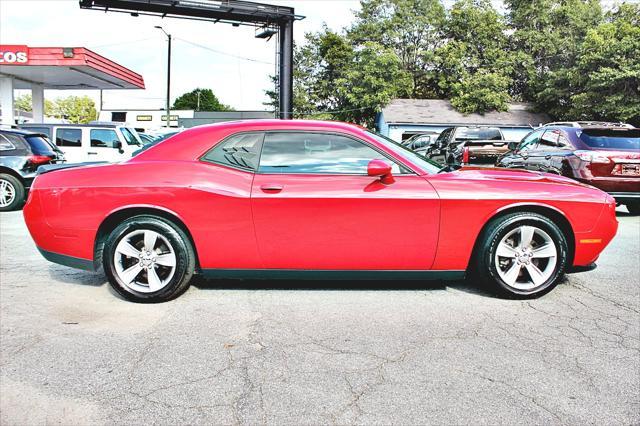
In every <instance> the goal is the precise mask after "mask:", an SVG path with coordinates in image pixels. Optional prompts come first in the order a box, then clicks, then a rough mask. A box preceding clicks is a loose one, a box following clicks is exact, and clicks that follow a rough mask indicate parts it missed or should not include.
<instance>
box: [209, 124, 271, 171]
mask: <svg viewBox="0 0 640 426" xmlns="http://www.w3.org/2000/svg"><path fill="white" fill-rule="evenodd" d="M262 138H263V134H262V133H242V134H239V135H235V136H231V137H230V138H228V139H227V140H225V141H223V142H221V143H219V144H217V145H216V146H215V147H214V148H213V149H212V150H211V151H209V152H208V153H207V154H206V155H205V156H204V157H203V160H206V161H211V162H213V163H218V164H224V165H225V166H230V167H236V168H241V169H247V170H255V169H256V168H257V167H258V157H259V156H260V146H261V145H262Z"/></svg>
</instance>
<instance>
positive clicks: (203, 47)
mask: <svg viewBox="0 0 640 426" xmlns="http://www.w3.org/2000/svg"><path fill="white" fill-rule="evenodd" d="M174 39H175V40H180V41H183V42H185V43H187V44H190V45H192V46H195V47H199V48H201V49H204V50H208V51H210V52H214V53H218V54H220V55H225V56H230V57H232V58H236V59H242V60H244V61H249V62H257V63H260V64H267V65H274V63H273V62H268V61H263V60H260V59H254V58H247V57H246V56H240V55H234V54H233V53H227V52H223V51H221V50H216V49H213V48H211V47H208V46H204V45H202V44H198V43H194V42H193V41H189V40H185V39H183V38H178V37H174Z"/></svg>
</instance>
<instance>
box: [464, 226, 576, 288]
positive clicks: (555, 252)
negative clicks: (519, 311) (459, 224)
mask: <svg viewBox="0 0 640 426" xmlns="http://www.w3.org/2000/svg"><path fill="white" fill-rule="evenodd" d="M476 261H477V265H476V267H477V272H478V273H479V275H480V277H481V278H483V280H484V281H486V282H488V283H489V284H491V285H492V286H493V287H494V289H496V290H497V292H498V293H499V294H501V295H503V296H506V297H511V298H534V297H539V296H542V295H543V294H545V293H547V292H549V291H551V290H552V289H553V288H554V287H555V286H556V285H557V283H558V281H559V280H560V278H561V277H562V275H563V274H564V270H565V267H566V262H567V240H566V237H565V236H564V234H563V233H562V231H561V230H560V229H559V228H558V226H557V225H556V224H555V223H554V222H553V221H551V220H549V219H548V218H547V217H545V216H542V215H539V214H536V213H512V214H508V215H505V216H503V217H500V218H497V219H495V220H493V221H492V222H491V223H490V224H489V225H488V226H487V229H486V230H485V231H484V232H483V235H482V237H481V241H480V245H479V250H478V255H477V258H476Z"/></svg>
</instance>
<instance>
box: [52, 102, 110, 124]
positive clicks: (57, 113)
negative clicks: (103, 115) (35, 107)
mask: <svg viewBox="0 0 640 426" xmlns="http://www.w3.org/2000/svg"><path fill="white" fill-rule="evenodd" d="M47 115H49V116H52V117H55V118H59V119H65V120H68V121H70V122H71V123H77V124H86V123H88V122H90V121H93V120H95V119H96V118H97V117H98V113H97V111H96V105H95V103H94V102H93V99H91V98H90V97H88V96H67V97H66V98H58V99H56V100H55V101H54V102H53V105H52V108H51V111H49V112H48V113H47Z"/></svg>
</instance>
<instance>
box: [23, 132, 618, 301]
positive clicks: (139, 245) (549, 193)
mask: <svg viewBox="0 0 640 426" xmlns="http://www.w3.org/2000/svg"><path fill="white" fill-rule="evenodd" d="M24 217H25V220H26V223H27V226H28V227H29V231H30V233H31V235H32V237H33V239H34V240H35V243H36V245H37V246H38V248H39V250H40V252H41V253H42V254H43V255H44V257H45V258H47V259H49V260H50V261H53V262H58V263H61V264H63V265H68V266H72V267H77V268H82V269H89V270H95V269H97V268H98V267H99V266H100V265H102V266H103V267H104V270H105V272H106V275H107V277H108V279H109V282H110V283H111V285H112V286H113V288H114V289H115V290H116V291H117V292H118V293H120V294H121V295H122V296H123V297H125V298H126V299H129V300H132V301H136V302H160V301H165V300H168V299H171V298H173V297H176V296H177V295H179V294H180V293H182V292H183V291H185V289H186V288H187V287H188V285H189V281H190V279H191V278H192V276H193V275H194V274H203V275H204V276H206V277H213V278H311V279H328V278H346V279H387V278H411V279H439V280H456V279H462V278H463V277H464V276H465V274H466V273H473V274H474V276H477V277H478V278H479V279H481V280H482V281H486V282H488V283H490V284H493V285H494V287H495V288H496V289H498V290H499V291H500V292H501V293H502V294H504V295H507V296H510V297H534V296H539V295H541V294H543V293H546V292H548V291H549V290H551V289H552V288H553V287H554V286H555V285H556V283H557V282H558V280H559V279H560V277H561V276H562V275H563V273H564V272H567V271H577V270H585V269H590V268H592V267H593V266H594V265H593V263H594V262H595V260H596V259H597V258H598V255H599V254H600V253H601V252H602V250H603V249H604V248H605V247H606V245H607V244H608V243H609V242H610V241H611V239H612V238H613V236H614V235H615V233H616V229H617V221H616V216H615V201H614V199H613V198H612V197H611V196H610V195H608V194H606V193H604V192H602V191H600V190H598V189H595V188H593V187H590V186H587V185H583V184H580V183H578V182H576V181H574V180H571V179H568V178H565V177H562V176H555V175H551V174H544V173H538V172H529V171H522V170H516V171H514V170H506V169H487V168H482V169H479V168H476V169H474V168H467V169H462V170H458V171H455V172H450V173H444V172H441V171H440V169H439V168H438V166H436V165H434V164H433V163H431V162H430V161H428V160H426V159H425V158H424V157H421V156H419V155H417V154H415V153H413V152H411V151H410V150H408V149H406V148H404V147H402V146H401V145H399V144H396V143H395V142H393V141H391V140H389V139H386V138H384V137H382V136H379V135H376V134H374V133H371V132H369V131H367V130H365V129H362V128H360V127H357V126H353V125H349V124H343V123H334V122H318V121H281V120H268V121H267V120H265V121H263V120H260V121H246V122H233V123H223V124H215V125H210V126H203V127H197V128H193V129H189V130H186V131H184V132H182V133H180V134H179V135H176V136H174V137H173V138H170V139H167V140H166V141H163V142H161V143H160V144H158V145H156V146H154V147H153V148H151V149H149V150H147V151H144V152H142V153H140V154H139V155H137V156H136V157H134V158H132V159H130V160H128V161H126V162H124V163H119V164H109V165H97V166H88V167H78V168H68V169H65V170H57V171H52V172H48V173H44V174H41V175H40V176H38V177H37V178H36V180H35V182H34V184H33V186H32V189H31V192H30V194H29V199H28V201H27V204H26V207H25V209H24Z"/></svg>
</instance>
